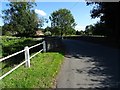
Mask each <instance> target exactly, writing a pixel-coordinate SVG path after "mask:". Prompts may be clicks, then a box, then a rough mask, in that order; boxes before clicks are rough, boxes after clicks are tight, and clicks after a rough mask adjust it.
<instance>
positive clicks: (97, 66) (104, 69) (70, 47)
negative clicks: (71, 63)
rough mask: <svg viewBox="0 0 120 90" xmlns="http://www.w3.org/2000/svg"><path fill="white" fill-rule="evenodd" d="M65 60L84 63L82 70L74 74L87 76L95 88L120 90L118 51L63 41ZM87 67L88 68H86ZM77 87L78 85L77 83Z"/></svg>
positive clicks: (97, 45)
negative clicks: (69, 59)
mask: <svg viewBox="0 0 120 90" xmlns="http://www.w3.org/2000/svg"><path fill="white" fill-rule="evenodd" d="M63 42H64V44H65V45H66V55H65V57H66V58H74V59H72V60H80V62H84V63H86V66H84V68H77V69H76V73H78V74H87V76H88V77H91V78H90V80H91V81H92V82H93V83H91V85H90V86H92V85H94V83H99V84H96V85H98V86H95V87H96V88H106V87H110V88H118V87H119V88H120V72H119V70H120V67H119V62H120V61H119V60H120V58H119V49H113V48H109V47H105V46H101V45H99V44H93V43H88V42H83V41H80V40H79V41H77V40H64V41H63ZM87 65H88V66H87ZM77 85H78V86H79V85H80V83H77Z"/></svg>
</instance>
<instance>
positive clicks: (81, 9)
mask: <svg viewBox="0 0 120 90" xmlns="http://www.w3.org/2000/svg"><path fill="white" fill-rule="evenodd" d="M36 3H37V6H35V7H34V9H35V10H36V13H37V14H38V16H39V17H44V18H47V19H48V18H49V16H50V14H51V13H52V12H53V11H56V10H58V9H61V8H66V9H69V10H70V11H71V13H72V15H73V17H74V18H75V22H76V23H77V26H76V30H84V28H85V26H86V25H90V24H93V23H96V22H97V21H98V20H99V18H98V19H91V17H90V10H92V7H93V6H86V3H85V2H36ZM6 4H7V3H6V2H2V3H0V7H2V8H0V14H1V10H4V9H7V8H8V6H6ZM1 25H3V22H2V19H0V26H1ZM46 26H50V21H49V23H45V25H44V27H43V28H45V27H46Z"/></svg>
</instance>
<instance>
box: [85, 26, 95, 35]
mask: <svg viewBox="0 0 120 90" xmlns="http://www.w3.org/2000/svg"><path fill="white" fill-rule="evenodd" d="M93 31H94V26H93V25H87V26H86V27H85V34H86V35H92V34H93Z"/></svg>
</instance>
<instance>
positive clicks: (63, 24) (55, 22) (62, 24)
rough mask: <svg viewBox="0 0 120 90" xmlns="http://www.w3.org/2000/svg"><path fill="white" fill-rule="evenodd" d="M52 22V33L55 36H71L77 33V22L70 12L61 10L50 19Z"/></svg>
mask: <svg viewBox="0 0 120 90" xmlns="http://www.w3.org/2000/svg"><path fill="white" fill-rule="evenodd" d="M49 19H50V20H51V32H52V34H53V35H61V36H62V35H69V34H74V33H75V32H74V31H75V29H74V27H75V25H76V24H75V20H74V17H73V16H72V14H71V12H70V10H67V9H59V10H57V11H54V12H53V13H52V14H51V16H50V17H49Z"/></svg>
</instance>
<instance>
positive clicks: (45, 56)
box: [1, 52, 63, 88]
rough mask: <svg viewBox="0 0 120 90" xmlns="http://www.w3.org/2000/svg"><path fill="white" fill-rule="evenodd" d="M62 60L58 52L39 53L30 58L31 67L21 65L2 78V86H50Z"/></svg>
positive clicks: (52, 84)
mask: <svg viewBox="0 0 120 90" xmlns="http://www.w3.org/2000/svg"><path fill="white" fill-rule="evenodd" d="M62 62H63V55H62V54H60V53H57V52H56V53H53V52H49V53H40V54H38V55H36V56H35V57H34V58H32V59H31V67H30V68H26V67H25V66H21V67H20V68H18V69H17V70H15V71H14V72H12V73H11V74H10V75H8V76H6V77H5V78H4V79H2V82H1V85H2V88H52V87H53V86H54V81H55V77H56V75H57V73H58V71H59V70H60V66H61V64H62Z"/></svg>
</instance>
